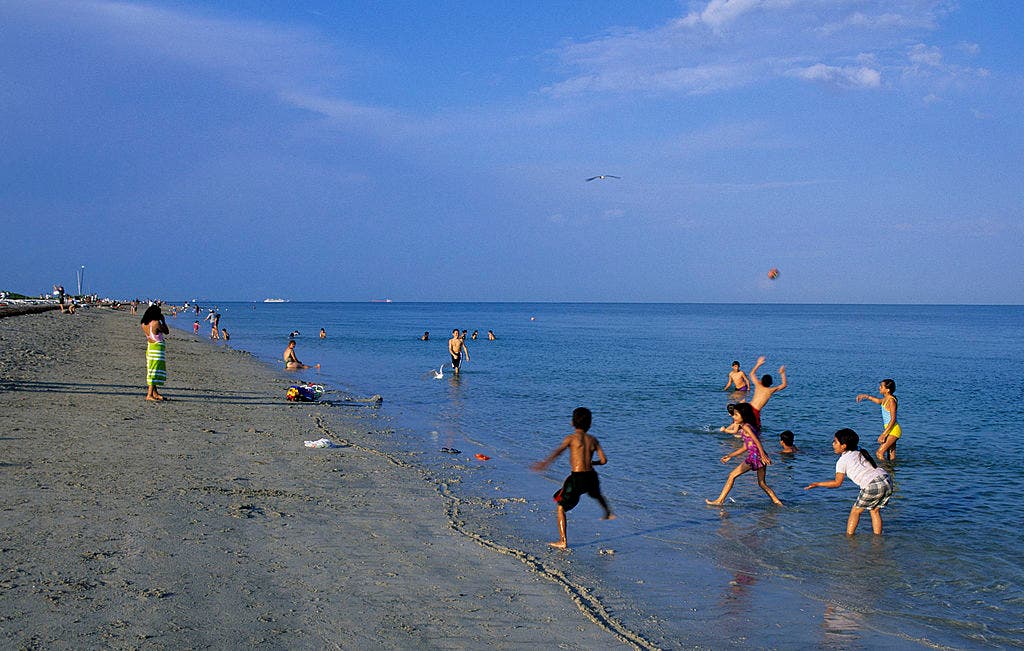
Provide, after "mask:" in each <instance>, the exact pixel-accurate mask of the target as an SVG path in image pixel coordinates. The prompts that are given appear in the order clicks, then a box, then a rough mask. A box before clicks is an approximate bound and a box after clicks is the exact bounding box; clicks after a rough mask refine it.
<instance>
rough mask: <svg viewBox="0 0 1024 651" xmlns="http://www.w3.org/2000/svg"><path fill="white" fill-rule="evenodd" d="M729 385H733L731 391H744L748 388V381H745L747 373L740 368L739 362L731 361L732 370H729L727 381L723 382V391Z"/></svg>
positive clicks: (726, 389)
mask: <svg viewBox="0 0 1024 651" xmlns="http://www.w3.org/2000/svg"><path fill="white" fill-rule="evenodd" d="M730 386H734V387H735V388H734V389H733V391H737V392H744V393H746V391H747V389H749V388H750V382H748V381H747V374H746V373H744V372H743V371H741V370H740V363H739V362H733V363H732V370H731V371H729V381H728V382H726V383H725V388H724V389H722V390H723V391H728V390H729V387H730Z"/></svg>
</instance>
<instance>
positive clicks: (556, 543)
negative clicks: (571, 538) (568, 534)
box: [548, 540, 567, 549]
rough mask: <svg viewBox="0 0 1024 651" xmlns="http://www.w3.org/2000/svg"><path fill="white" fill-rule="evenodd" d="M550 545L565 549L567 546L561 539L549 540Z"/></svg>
mask: <svg viewBox="0 0 1024 651" xmlns="http://www.w3.org/2000/svg"><path fill="white" fill-rule="evenodd" d="M548 546H549V547H554V548H555V549H565V548H566V547H567V545H566V544H565V541H564V540H559V541H558V542H549V543H548Z"/></svg>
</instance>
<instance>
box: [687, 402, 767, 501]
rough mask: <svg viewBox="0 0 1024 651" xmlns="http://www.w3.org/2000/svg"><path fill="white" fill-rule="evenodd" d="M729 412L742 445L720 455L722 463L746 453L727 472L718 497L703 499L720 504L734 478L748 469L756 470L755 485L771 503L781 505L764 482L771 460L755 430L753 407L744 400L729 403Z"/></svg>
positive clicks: (730, 487) (730, 488)
mask: <svg viewBox="0 0 1024 651" xmlns="http://www.w3.org/2000/svg"><path fill="white" fill-rule="evenodd" d="M729 413H730V414H731V415H732V420H733V423H734V424H735V425H736V427H737V432H738V433H739V435H740V437H742V439H743V447H741V448H739V449H738V450H736V451H735V452H732V453H730V454H727V455H725V456H724V457H722V463H729V459H732V458H733V457H738V456H740V455H741V454H744V453H745V454H746V456H745V457H744V458H743V461H742V462H741V463H740V465H738V466H736V468H734V469H733V471H732V472H730V473H729V477H728V478H726V480H725V486H723V487H722V494H721V495H719V496H718V499H716V500H714V501H712V500H704V501H705V502H707V503H708V504H710V505H712V506H720V505H721V504H722V503H724V502H725V498H726V496H727V495H728V494H729V491H731V490H732V485H733V484H734V483H735V482H736V478H737V477H739V476H740V475H742V474H743V473H745V472H748V471H750V470H756V471H757V485H758V486H760V487H761V490H763V491H764V492H765V493H766V494H767V495H768V497H769V498H771V500H772V503H774V504H777V505H779V506H782V501H781V500H779V498H778V496H777V495H776V494H775V491H773V490H772V489H771V488H769V487H768V484H767V483H765V480H764V478H765V473H766V468H767V467H768V466H769V465H771V462H772V460H771V459H769V458H768V454H767V453H766V452H765V451H764V448H763V447H761V439H760V432H758V431H757V427H756V425H755V423H756V421H755V416H754V410H753V408H752V407H751V406H750V405H749V404H748V403H746V402H740V403H736V404H732V405H729Z"/></svg>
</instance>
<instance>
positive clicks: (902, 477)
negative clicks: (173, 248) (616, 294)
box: [169, 303, 1024, 648]
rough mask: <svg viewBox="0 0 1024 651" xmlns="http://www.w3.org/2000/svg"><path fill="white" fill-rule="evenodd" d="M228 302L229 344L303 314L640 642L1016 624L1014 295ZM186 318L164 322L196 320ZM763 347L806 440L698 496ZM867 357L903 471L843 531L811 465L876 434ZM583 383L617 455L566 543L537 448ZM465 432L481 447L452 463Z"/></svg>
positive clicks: (253, 340) (313, 357)
mask: <svg viewBox="0 0 1024 651" xmlns="http://www.w3.org/2000/svg"><path fill="white" fill-rule="evenodd" d="M204 307H205V306H204ZM218 307H219V310H220V312H221V313H222V315H223V319H222V325H223V326H224V327H226V328H228V329H229V330H230V332H231V336H232V339H231V345H232V346H234V347H236V348H241V349H245V350H248V351H251V352H253V353H254V354H256V355H257V356H259V357H260V358H262V359H265V360H266V361H268V363H272V364H278V362H277V360H279V359H280V355H281V351H282V350H283V348H284V346H285V344H286V343H287V340H288V334H289V333H290V332H291V331H293V330H298V331H300V333H301V334H300V335H299V337H298V338H297V341H298V347H297V352H298V356H299V358H300V359H301V360H303V361H304V362H306V363H316V362H318V363H320V364H321V365H322V368H321V370H320V371H319V372H308V373H303V374H300V375H299V377H302V378H304V379H311V380H316V381H318V382H323V383H325V384H326V385H328V388H331V389H337V390H341V391H346V392H352V393H356V394H360V395H370V394H381V395H383V396H384V398H385V402H384V406H383V408H382V409H381V410H380V413H381V414H382V415H384V416H385V418H386V419H388V420H389V421H390V425H391V427H393V428H394V429H395V430H396V432H398V437H397V439H396V441H393V442H392V444H395V445H399V446H400V447H403V448H406V449H411V450H413V451H417V452H422V453H423V454H422V456H420V457H419V458H420V459H421V461H422V463H423V464H424V465H426V466H436V468H437V469H438V470H439V471H442V470H443V471H445V472H449V473H461V475H462V476H463V477H462V479H463V481H462V483H461V484H460V487H459V490H460V491H462V493H463V494H464V495H465V496H467V497H471V498H475V499H477V500H478V501H483V500H486V499H490V500H491V502H489V503H492V504H500V508H499V509H498V512H499V513H498V515H497V516H496V517H494V518H492V519H490V520H486V521H483V520H482V521H481V522H480V523H479V525H478V526H480V527H482V528H485V529H486V530H487V531H486V533H487V535H488V536H490V537H492V538H497V539H498V540H499V541H500V542H501V544H503V545H506V546H508V547H513V548H516V549H523V550H525V551H527V552H529V553H531V554H534V555H535V556H537V557H538V558H541V559H543V560H544V561H545V562H547V563H550V564H552V565H554V566H556V567H559V568H560V569H562V570H564V571H565V572H566V573H567V574H569V575H570V576H571V577H572V579H573V580H574V581H576V582H579V583H580V584H581V585H584V586H586V587H587V588H588V589H589V590H591V591H592V592H593V593H594V594H595V595H597V596H598V597H599V598H601V600H602V602H604V603H605V604H606V605H607V607H608V609H609V611H610V612H611V613H612V614H613V615H614V616H615V617H617V618H618V619H620V620H621V621H623V622H624V623H625V624H626V625H627V626H629V627H630V628H631V629H633V630H635V631H637V632H639V633H640V634H642V635H644V636H645V637H647V638H648V639H649V640H651V641H652V642H654V643H655V644H658V645H661V646H664V647H669V648H672V647H676V648H678V647H682V646H691V645H701V646H721V645H722V644H723V641H724V642H725V643H727V644H729V645H738V646H756V647H790V648H792V647H815V646H827V647H834V646H840V647H852V648H858V647H878V646H896V647H905V648H919V647H921V646H939V647H958V648H963V647H1006V646H1021V645H1024V642H1022V640H1024V589H1022V585H1024V572H1022V562H1024V543H1022V537H1021V527H1022V525H1024V508H1022V506H1021V504H1022V495H1024V480H1022V472H1024V445H1021V443H1020V442H1019V441H1018V440H1017V437H1018V436H1019V435H1020V434H1021V433H1022V431H1024V428H1022V427H1021V423H1022V422H1024V402H1022V398H1024V379H1022V378H1024V374H1022V372H1021V369H1022V368H1024V307H1017V306H1007V307H1003V306H1001V307H988V306H881V305H874V306H862V305H858V306H834V305H828V306H825V305H675V304H671V305H670V304H654V305H651V304H521V303H517V304H501V303H450V304H445V303H365V304H356V303H282V304H264V303H220V304H219V305H218ZM192 319H193V317H192V316H189V315H179V316H178V317H177V318H176V319H174V320H173V325H175V326H176V327H179V328H185V329H191V325H190V324H191V322H192ZM203 325H204V327H203V328H202V332H203V333H206V332H207V331H208V328H207V327H205V326H206V324H205V323H204V324H203ZM320 328H325V329H326V331H327V338H326V339H323V340H321V339H319V338H318V336H317V333H318V332H319V330H320ZM452 328H459V329H467V330H469V332H470V333H472V332H473V331H474V330H477V331H479V332H480V338H479V339H478V340H477V341H468V347H469V351H470V355H471V361H470V362H468V363H467V364H465V365H464V368H463V373H462V375H461V377H458V378H454V377H452V375H451V372H450V368H446V369H445V377H444V379H441V380H438V379H434V378H433V376H432V375H431V374H430V373H429V371H430V369H432V368H433V369H437V368H438V367H439V366H440V365H441V364H443V363H447V362H448V354H447V339H448V337H449V336H450V333H451V330H452ZM487 330H493V331H494V332H495V334H496V336H497V340H496V341H488V340H487V339H486V332H487ZM424 331H429V332H430V340H429V341H426V342H424V341H420V336H421V335H422V334H423V332H424ZM759 355H765V356H767V358H768V362H767V364H766V365H765V366H764V367H763V368H762V370H761V372H762V373H770V374H773V375H775V376H776V377H778V372H777V369H778V367H779V366H780V365H782V364H784V365H785V366H786V369H787V373H788V376H789V387H788V388H787V389H785V390H784V391H782V392H780V393H778V394H776V396H775V397H774V398H773V399H772V400H771V402H770V403H769V404H768V406H767V407H766V409H765V411H764V414H763V422H764V433H763V443H764V446H765V448H766V449H767V450H769V452H775V451H777V450H778V436H777V435H778V433H779V432H780V431H782V430H783V429H790V430H793V431H794V432H795V433H796V442H797V445H798V446H799V447H800V449H801V452H800V453H799V454H797V455H795V456H793V457H789V458H787V457H783V456H779V455H778V454H777V453H776V454H773V458H774V460H775V464H774V465H772V466H771V467H769V469H768V474H767V480H768V483H769V485H770V486H772V487H773V488H774V490H775V491H776V492H777V493H778V495H779V497H780V498H781V499H782V500H783V502H785V507H783V508H777V507H773V506H772V505H770V503H769V502H768V500H767V498H766V497H765V495H764V494H763V493H762V492H761V491H760V490H759V489H758V488H757V486H756V482H755V481H754V479H753V474H747V475H744V476H743V477H741V478H740V479H739V480H738V481H737V485H736V488H735V489H734V490H733V492H732V494H731V498H732V500H731V501H729V502H728V503H727V504H726V506H725V507H724V508H714V507H708V506H706V505H705V504H704V498H705V497H714V496H716V495H717V494H718V492H719V490H720V489H721V487H722V484H723V482H724V481H725V478H726V475H727V474H728V472H729V470H730V469H731V468H732V467H733V464H731V463H730V464H729V465H728V466H726V465H723V464H721V463H720V462H719V458H720V457H721V456H722V455H723V454H724V453H726V452H728V451H731V450H732V449H734V446H735V445H736V444H737V443H736V440H735V439H734V438H733V437H731V436H729V435H725V434H721V433H719V432H718V427H719V426H720V425H723V424H726V423H728V422H729V420H730V419H729V416H728V413H727V412H726V409H725V407H726V404H727V403H728V402H729V394H727V393H726V392H723V391H722V387H723V386H724V385H725V383H726V376H727V373H728V371H729V370H730V364H731V362H732V361H733V360H734V359H736V360H739V361H740V362H741V364H742V366H743V368H744V370H748V369H749V368H750V367H751V366H752V364H753V362H754V361H755V360H756V358H757V357H758V356H759ZM169 357H170V358H171V360H172V361H171V363H173V352H171V353H169ZM278 365H279V364H278ZM883 378H893V379H895V381H896V384H897V390H896V395H897V396H898V397H899V399H900V401H899V421H900V423H901V426H902V428H903V432H904V437H903V439H902V440H901V442H900V443H899V446H898V460H897V462H896V463H895V465H894V466H893V467H892V470H893V472H894V475H895V478H896V483H897V491H896V495H895V497H894V498H893V500H892V502H891V503H890V505H889V506H888V507H887V508H886V509H885V510H884V511H883V519H884V524H885V534H884V536H882V537H881V538H877V537H874V536H872V534H871V527H870V520H869V518H868V517H867V515H866V514H865V516H864V517H863V519H862V522H861V525H860V530H859V531H858V533H857V535H856V536H854V537H853V538H848V537H846V536H845V535H844V528H845V522H846V516H847V514H848V513H849V509H850V506H851V505H852V503H853V501H854V499H855V498H856V495H857V488H856V486H855V485H853V484H852V483H851V482H849V481H847V482H846V483H845V484H844V485H843V486H842V487H841V488H839V489H833V490H828V489H816V490H814V491H804V490H803V487H804V486H806V485H807V484H808V483H810V482H812V481H819V480H827V479H831V478H832V477H834V473H835V461H836V457H835V455H834V454H833V453H832V449H831V440H832V435H833V433H834V432H835V431H836V430H837V429H839V428H841V427H851V428H853V429H854V430H856V431H857V432H858V433H860V434H861V438H862V440H863V441H866V442H868V444H869V446H870V448H869V449H872V450H873V449H874V443H873V442H874V440H875V439H876V437H877V436H878V434H879V433H880V431H881V428H882V422H881V414H880V409H879V407H878V406H877V405H874V404H873V403H868V402H863V403H859V404H858V403H856V402H855V400H854V397H855V396H856V394H857V393H862V392H863V393H871V394H877V389H878V383H879V381H880V380H882V379H883ZM282 394H283V389H282ZM580 405H583V406H587V407H590V408H591V409H592V410H593V412H594V426H593V428H592V430H591V432H592V433H593V434H594V435H596V436H597V437H598V438H599V439H600V440H601V442H602V445H603V446H604V448H605V450H606V452H607V454H608V457H609V464H608V465H607V466H605V467H602V468H600V469H599V472H600V475H601V482H602V487H603V490H604V492H605V495H606V497H607V498H608V500H609V502H610V503H611V505H612V507H613V509H614V510H615V511H616V513H617V515H618V516H619V519H618V520H616V521H614V522H599V521H598V516H599V515H600V509H599V507H598V506H597V504H596V503H594V502H592V501H591V500H589V499H587V498H584V500H583V501H582V502H581V504H580V506H579V507H577V509H576V510H574V511H573V512H572V513H571V514H570V515H569V542H570V545H571V546H572V547H573V550H572V551H571V552H570V553H565V552H557V551H554V550H548V549H546V545H545V542H546V541H548V540H554V539H555V537H556V532H555V524H554V509H553V503H552V502H551V499H550V497H551V493H552V492H553V491H554V490H555V489H556V488H557V487H558V485H559V484H560V482H561V480H562V478H563V476H564V475H565V474H567V468H568V461H567V459H561V460H559V461H558V462H556V463H555V464H554V465H553V466H552V468H551V469H550V470H549V471H547V472H545V473H543V474H537V473H533V472H531V471H530V470H529V464H530V463H532V462H534V461H536V460H538V459H541V458H543V457H544V456H546V455H547V454H548V453H549V452H550V450H551V449H552V448H553V447H554V446H555V445H556V444H557V443H558V442H559V441H560V440H561V438H562V437H563V436H564V435H565V434H567V433H569V432H570V431H571V426H570V423H569V421H570V416H571V412H572V410H573V408H575V407H577V406H580ZM441 447H454V448H458V449H460V450H461V451H462V454H461V455H457V456H456V457H452V456H450V455H445V454H442V453H440V452H439V448H441ZM478 452H479V453H483V454H486V455H488V456H490V457H491V460H490V461H488V462H486V463H479V462H475V461H467V459H469V458H470V457H472V455H473V454H475V453H478ZM499 498H501V499H499ZM471 525H472V523H471ZM612 552H614V553H612Z"/></svg>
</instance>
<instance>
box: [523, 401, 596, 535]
mask: <svg viewBox="0 0 1024 651" xmlns="http://www.w3.org/2000/svg"><path fill="white" fill-rule="evenodd" d="M592 419H593V415H592V414H591V413H590V410H589V409H587V408H586V407H577V408H576V409H575V410H573V412H572V426H573V428H575V431H574V432H573V433H572V434H570V435H569V436H566V437H565V439H564V440H563V441H562V444H561V445H559V446H558V447H557V448H555V451H554V452H552V453H551V455H550V456H549V457H548V458H547V459H545V460H543V461H538V462H537V463H535V464H533V469H534V470H537V471H541V470H544V469H545V468H547V467H548V466H549V465H551V462H553V461H554V460H555V459H557V458H558V456H559V455H560V454H562V453H563V452H565V451H566V449H568V450H569V465H570V466H571V467H572V474H571V475H569V476H568V477H566V479H565V483H564V484H562V488H561V489H560V490H559V491H558V492H556V493H555V495H554V499H555V502H557V503H558V534H559V536H560V540H559V541H558V542H553V543H548V544H549V545H551V546H552V547H555V548H558V549H565V548H566V547H567V541H566V537H565V536H566V521H565V513H566V511H571V510H572V509H573V508H574V507H575V506H576V505H577V504H578V503H579V501H580V497H581V496H582V495H583V494H584V493H586V494H587V495H589V496H591V497H592V498H594V499H595V500H597V501H598V503H599V504H600V505H601V508H603V509H604V517H602V518H601V519H602V520H614V519H615V515H614V514H613V513H612V510H611V509H610V508H608V502H606V501H605V499H604V496H603V495H601V483H600V482H599V481H598V478H597V471H596V470H594V466H603V465H604V464H606V463H608V458H607V457H606V456H605V454H604V450H602V449H601V444H600V443H599V442H598V440H597V439H596V438H594V437H593V436H591V435H590V434H588V433H587V431H588V430H589V429H590V423H591V421H592ZM595 454H596V455H597V460H596V461H595V460H594V458H593V457H594V455H595Z"/></svg>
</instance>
